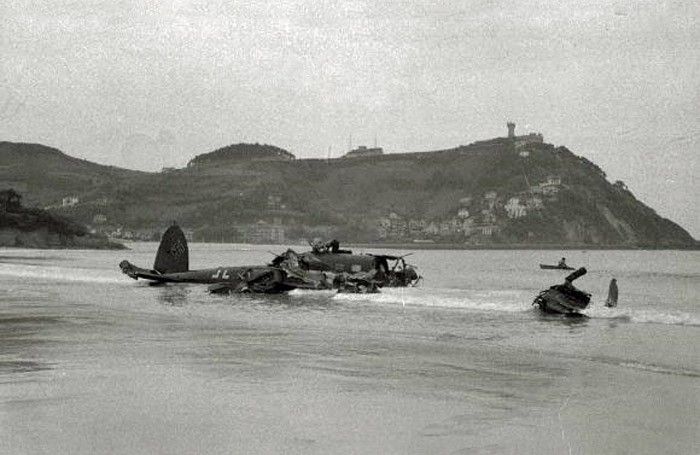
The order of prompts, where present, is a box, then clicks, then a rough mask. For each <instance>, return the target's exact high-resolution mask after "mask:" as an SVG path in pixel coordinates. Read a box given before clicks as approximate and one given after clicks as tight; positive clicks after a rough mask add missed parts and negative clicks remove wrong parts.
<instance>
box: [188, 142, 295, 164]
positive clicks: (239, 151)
mask: <svg viewBox="0 0 700 455" xmlns="http://www.w3.org/2000/svg"><path fill="white" fill-rule="evenodd" d="M295 158H296V157H295V156H294V155H293V154H292V153H290V152H288V151H287V150H284V149H282V148H279V147H275V146H274V145H267V144H262V145H261V144H243V143H241V144H233V145H229V146H226V147H222V148H220V149H217V150H214V151H213V152H210V153H205V154H203V155H198V156H196V157H195V158H193V159H192V160H190V162H189V163H187V166H196V165H201V164H210V163H221V162H222V161H273V160H282V161H285V160H293V159H295Z"/></svg>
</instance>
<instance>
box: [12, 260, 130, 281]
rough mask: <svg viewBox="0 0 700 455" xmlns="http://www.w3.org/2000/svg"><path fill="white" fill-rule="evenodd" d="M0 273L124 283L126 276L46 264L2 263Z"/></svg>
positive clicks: (27, 277) (34, 277) (60, 279)
mask: <svg viewBox="0 0 700 455" xmlns="http://www.w3.org/2000/svg"><path fill="white" fill-rule="evenodd" d="M0 275H4V276H11V277H17V278H24V279H42V280H50V281H72V282H88V283H124V282H125V281H124V277H123V276H121V275H120V274H118V273H114V272H110V271H106V270H99V269H82V268H69V267H55V266H45V265H41V266H38V265H26V264H7V263H0Z"/></svg>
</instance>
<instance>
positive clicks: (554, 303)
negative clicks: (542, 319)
mask: <svg viewBox="0 0 700 455" xmlns="http://www.w3.org/2000/svg"><path fill="white" fill-rule="evenodd" d="M586 273H587V270H586V268H585V267H581V268H579V269H578V270H576V271H574V272H572V273H570V274H569V275H568V276H567V277H566V278H564V284H557V285H554V286H551V287H550V288H549V289H545V290H544V291H542V292H540V293H539V294H538V295H537V297H535V300H534V301H533V302H532V304H533V305H536V306H537V307H539V309H540V310H542V311H543V312H545V313H558V314H564V315H567V316H580V313H579V311H580V310H585V309H586V308H587V307H588V304H589V303H590V302H591V294H589V293H587V292H585V291H582V290H580V289H578V288H577V287H575V286H574V285H573V284H572V282H573V281H574V280H575V279H577V278H580V277H582V276H583V275H585V274H586Z"/></svg>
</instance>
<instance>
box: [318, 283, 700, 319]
mask: <svg viewBox="0 0 700 455" xmlns="http://www.w3.org/2000/svg"><path fill="white" fill-rule="evenodd" d="M308 292H315V291H308ZM530 294H531V292H530V291H528V290H522V291H513V290H509V291H500V290H487V291H486V290H480V291H466V290H456V289H425V288H391V289H386V288H385V289H382V291H381V293H379V294H344V293H339V294H337V295H335V296H333V298H334V299H336V300H341V301H345V302H367V303H374V304H384V305H403V306H422V307H433V308H452V309H464V310H471V311H481V312H492V311H493V312H506V313H522V312H528V311H531V309H532V305H530V302H531V300H530V299H529V296H530ZM583 314H585V315H586V316H588V317H590V318H593V319H614V320H619V321H623V322H632V323H638V324H664V325H684V326H695V327H698V326H700V317H698V316H695V315H692V314H689V313H685V312H682V311H672V312H671V311H658V310H645V309H634V308H621V307H617V308H607V307H604V306H602V305H593V306H591V307H589V308H588V309H587V310H586V311H584V312H583Z"/></svg>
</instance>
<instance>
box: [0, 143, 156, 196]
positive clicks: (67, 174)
mask: <svg viewBox="0 0 700 455" xmlns="http://www.w3.org/2000/svg"><path fill="white" fill-rule="evenodd" d="M145 175H148V174H146V173H145V172H138V171H131V170H128V169H121V168H118V167H114V166H103V165H101V164H96V163H92V162H90V161H86V160H81V159H78V158H74V157H71V156H68V155H66V154H65V153H63V152H61V151H60V150H57V149H55V148H51V147H46V146H44V145H40V144H23V143H14V142H0V188H13V189H14V190H16V191H17V192H18V193H20V194H22V196H23V203H24V205H26V206H29V207H32V206H38V207H46V206H51V205H60V204H61V203H62V199H63V198H64V197H69V196H78V195H80V200H82V201H89V200H97V199H100V198H102V197H104V196H105V194H106V193H110V192H111V190H110V188H109V187H110V186H111V185H113V184H114V183H115V182H117V181H122V180H123V179H135V178H138V176H145Z"/></svg>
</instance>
